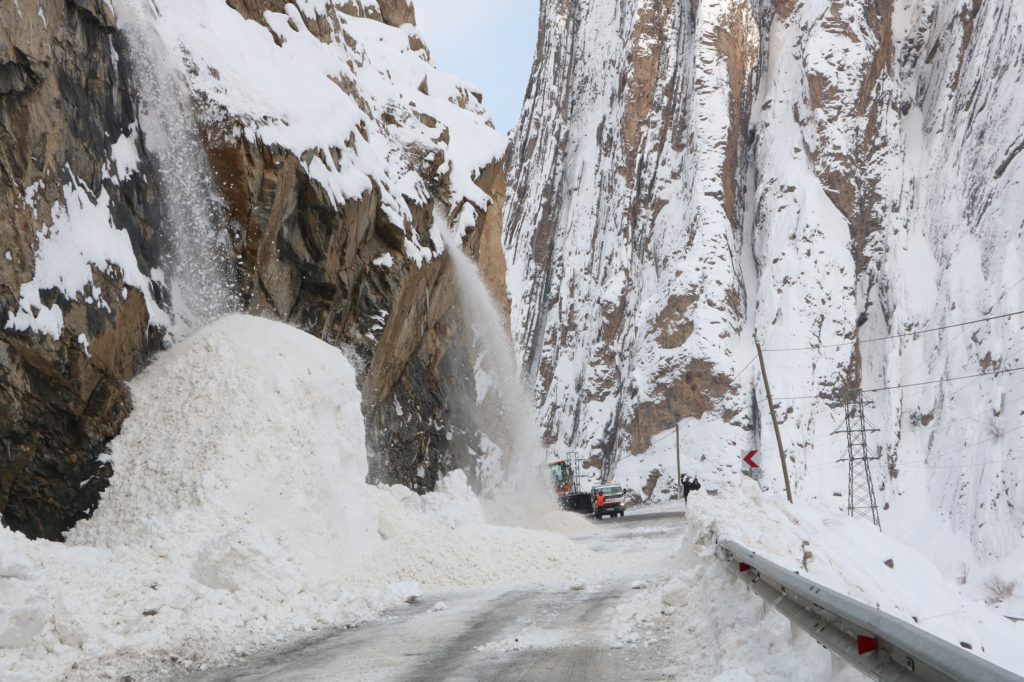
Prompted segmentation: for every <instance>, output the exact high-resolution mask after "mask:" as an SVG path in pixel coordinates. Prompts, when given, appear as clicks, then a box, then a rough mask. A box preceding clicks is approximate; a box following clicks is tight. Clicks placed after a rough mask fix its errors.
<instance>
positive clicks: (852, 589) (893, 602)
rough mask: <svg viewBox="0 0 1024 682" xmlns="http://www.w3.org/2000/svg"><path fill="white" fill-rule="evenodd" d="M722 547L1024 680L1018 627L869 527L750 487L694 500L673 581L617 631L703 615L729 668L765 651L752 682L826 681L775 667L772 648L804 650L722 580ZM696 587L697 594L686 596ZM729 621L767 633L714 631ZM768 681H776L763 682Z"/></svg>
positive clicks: (775, 619) (634, 608)
mask: <svg viewBox="0 0 1024 682" xmlns="http://www.w3.org/2000/svg"><path fill="white" fill-rule="evenodd" d="M726 539H728V540H733V541H735V542H738V543H740V544H742V545H745V546H746V547H749V548H751V549H754V550H755V551H758V552H759V553H760V554H762V555H763V556H766V557H767V558H770V559H771V560H773V561H775V562H777V563H779V564H780V565H783V566H786V567H787V568H792V569H793V570H794V571H795V572H799V573H801V574H804V576H806V577H808V578H810V579H811V580H814V581H816V582H818V583H820V584H822V585H825V586H827V587H829V588H831V589H834V590H837V591H839V592H842V593H844V594H848V595H850V596H851V597H853V598H855V599H858V600H859V601H862V602H864V603H867V604H876V605H877V606H878V607H879V608H880V609H882V610H884V611H886V612H888V613H891V614H893V615H895V616H897V617H900V619H903V620H904V621H907V622H910V623H914V624H916V625H918V626H919V627H921V628H922V629H924V630H926V631H928V632H930V633H932V634H933V635H936V636H938V637H941V638H942V639H945V640H947V641H949V642H951V643H953V644H955V645H959V643H961V642H967V643H969V644H971V646H972V647H973V648H972V651H973V653H976V654H977V655H980V656H982V657H985V658H987V659H989V660H991V662H992V663H994V664H996V665H998V666H1001V667H1004V668H1006V669H1008V670H1011V671H1015V672H1017V673H1018V674H1020V673H1022V672H1024V652H1022V651H1021V649H1020V642H1021V637H1022V635H1024V627H1022V624H1015V623H1012V622H1010V621H1008V620H1006V619H1005V617H1002V615H1000V614H999V613H998V612H996V611H994V610H993V609H991V608H989V607H988V606H986V605H985V604H983V603H981V602H979V601H976V600H973V599H971V598H970V597H969V596H967V595H965V594H962V593H961V591H959V590H958V586H957V585H956V584H955V583H954V582H953V581H951V580H949V579H946V578H944V577H943V576H942V574H941V573H940V572H939V570H938V569H937V568H936V567H935V566H934V564H932V563H931V562H930V561H929V560H928V559H927V558H925V557H924V556H923V555H922V554H920V553H919V552H916V551H915V550H913V549H910V548H908V547H906V546H904V545H901V544H899V543H897V542H895V541H893V540H891V539H890V538H888V537H886V536H885V535H882V534H880V532H879V531H878V530H877V529H876V528H874V526H872V525H871V524H870V523H866V522H863V521H860V520H854V519H851V518H849V517H847V516H844V515H840V514H837V513H836V512H834V511H831V510H828V509H824V508H815V507H810V506H806V505H788V504H786V503H784V502H781V501H778V500H775V499H771V498H767V497H764V496H763V495H762V494H761V492H760V491H759V489H758V487H757V485H756V484H755V483H753V482H752V481H743V482H742V483H741V484H739V485H733V484H726V485H723V486H722V488H721V489H720V491H719V494H718V495H717V496H705V495H697V496H696V497H694V498H691V500H690V505H689V508H688V510H687V537H686V538H685V539H684V541H683V542H682V544H681V546H680V552H679V554H678V555H677V557H676V561H677V563H678V564H679V565H680V566H682V569H681V571H680V574H679V576H677V577H676V578H675V579H673V580H672V581H671V582H669V583H668V584H666V585H664V586H662V587H660V588H659V589H658V590H657V591H655V593H653V594H651V595H645V596H643V597H640V598H638V601H637V603H634V604H632V605H629V606H628V607H627V608H629V609H631V610H630V611H629V612H628V613H626V614H625V615H624V623H627V624H630V626H629V627H627V628H626V630H625V632H626V634H627V635H629V633H631V632H634V633H635V632H643V631H645V629H650V626H651V624H653V623H656V622H657V621H658V620H659V619H670V620H671V619H677V617H682V614H681V613H677V611H679V610H685V611H687V615H686V617H687V619H690V617H691V616H692V614H693V613H694V612H695V611H696V612H700V613H706V614H707V615H706V620H707V621H708V623H705V625H703V626H701V628H703V631H705V632H703V634H705V635H706V636H702V637H701V638H700V639H701V641H705V642H708V641H719V642H721V643H722V644H721V645H722V647H723V648H722V651H723V652H724V651H729V652H730V656H731V655H732V653H731V652H732V651H734V650H735V651H738V652H739V655H738V657H737V658H736V660H742V659H744V655H743V654H742V651H743V650H744V647H746V648H750V640H751V639H752V638H754V639H756V640H758V641H760V642H762V643H764V644H766V645H767V648H764V649H762V650H765V651H768V652H769V655H768V656H767V657H765V658H764V659H763V660H761V662H760V663H756V662H757V660H759V658H758V657H757V656H754V657H752V658H751V660H752V662H755V664H754V665H755V668H753V669H751V668H748V669H746V672H748V673H749V674H750V676H753V678H756V679H780V680H781V679H785V680H788V679H807V680H816V679H825V678H826V677H827V673H828V668H827V667H825V668H823V669H821V670H823V671H824V672H823V673H822V674H820V675H815V674H811V675H810V676H809V677H808V676H807V675H806V674H805V673H801V674H800V675H797V674H796V673H795V672H793V674H792V675H791V674H790V673H788V672H787V671H790V669H788V668H786V666H785V665H784V663H783V662H782V660H781V659H779V660H776V659H775V658H774V657H773V656H771V655H770V652H771V651H772V649H773V648H777V647H779V646H790V645H791V644H792V645H795V646H803V644H801V643H800V642H799V641H798V638H791V636H790V635H788V634H787V633H788V627H787V626H786V627H784V628H783V627H782V625H784V624H785V623H787V622H785V621H784V620H781V616H778V615H777V614H774V613H773V614H772V615H770V616H769V615H767V614H765V613H764V612H763V611H764V609H763V608H762V606H761V604H760V599H756V598H754V597H753V596H752V595H746V591H745V589H744V588H743V587H742V585H741V584H740V583H739V582H738V581H736V580H734V579H732V578H731V577H729V576H728V573H726V571H725V569H724V565H721V561H720V560H719V559H717V558H715V556H714V550H715V544H716V541H720V540H726ZM694 550H695V551H694ZM887 562H891V563H892V566H891V567H890V566H889V565H888V563H887ZM694 585H699V586H700V589H699V590H693V589H692V586H694ZM709 595H711V596H709ZM752 600H753V601H752ZM752 603H753V604H755V605H756V608H755V607H753V606H751V604H752ZM663 611H665V612H664V613H663ZM726 613H728V614H729V615H728V617H729V619H732V622H733V623H734V622H735V620H736V619H739V621H740V622H743V621H744V620H753V621H757V622H759V623H760V621H761V620H762V619H764V623H761V624H760V625H759V626H758V627H759V628H760V629H761V630H760V631H759V632H757V633H755V627H754V626H755V625H757V624H756V623H753V622H752V624H751V627H750V628H746V627H735V625H732V626H730V627H729V628H728V630H729V631H731V632H732V634H729V633H726V632H720V631H721V627H720V626H716V625H715V624H716V623H717V622H718V621H719V620H720V619H725V617H726ZM716 614H718V615H716ZM722 622H729V621H728V620H726V621H722ZM687 623H690V621H689V620H687ZM681 630H682V631H686V628H682V629H681ZM737 633H738V634H737ZM709 637H711V638H710V639H709ZM722 637H724V638H725V639H721V638H722ZM791 639H792V642H791ZM740 640H742V641H740ZM787 642H788V643H787ZM710 657H711V658H714V657H715V656H710ZM812 668H813V667H812ZM715 670H718V669H715ZM809 670H810V669H809ZM719 672H722V671H721V670H719ZM769 672H770V673H771V674H773V675H775V677H765V675H767V674H768V673H769ZM698 677H699V676H698ZM722 679H726V678H722ZM728 679H748V678H746V677H742V676H739V677H729V678H728Z"/></svg>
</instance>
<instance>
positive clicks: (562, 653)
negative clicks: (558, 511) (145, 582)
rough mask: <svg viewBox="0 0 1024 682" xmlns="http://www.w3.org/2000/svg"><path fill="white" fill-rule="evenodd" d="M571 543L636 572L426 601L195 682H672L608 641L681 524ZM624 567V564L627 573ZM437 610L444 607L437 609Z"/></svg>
mask: <svg viewBox="0 0 1024 682" xmlns="http://www.w3.org/2000/svg"><path fill="white" fill-rule="evenodd" d="M593 523H594V530H593V533H590V534H586V535H582V536H580V537H578V538H575V540H576V541H577V542H580V543H582V544H584V545H586V546H588V547H591V548H592V549H596V550H601V549H608V550H614V551H616V552H623V551H625V552H627V553H631V554H635V556H636V557H637V561H636V569H635V570H633V569H632V568H630V569H628V570H627V571H626V572H625V574H624V573H623V571H621V570H619V571H618V572H617V573H616V575H615V577H613V578H609V580H608V581H607V582H604V583H602V584H598V585H577V586H574V587H576V588H577V589H567V588H566V587H565V585H560V586H555V585H552V586H547V587H538V588H536V589H530V590H523V589H515V590H503V589H489V590H479V589H477V590H464V591H459V592H450V593H445V594H443V595H424V597H422V598H421V599H420V600H419V601H418V602H416V603H414V604H411V605H409V606H407V607H403V608H401V609H397V610H394V611H392V612H389V613H387V614H385V616H384V618H383V619H382V620H380V621H377V622H373V623H369V624H366V625H363V626H360V627H357V628H352V629H349V630H344V631H340V632H335V633H332V634H329V635H323V636H319V637H316V638H312V639H309V640H306V641H304V642H302V643H300V644H298V645H293V646H291V647H289V648H286V649H279V650H275V651H272V652H268V653H266V654H264V655H260V656H256V657H253V658H251V659H250V660H249V661H248V662H246V663H245V664H244V665H241V666H238V667H233V668H229V669H223V670H218V671H212V672H207V673H204V674H203V675H201V676H196V677H194V678H193V679H194V680H197V681H202V682H222V681H226V680H248V681H267V682H269V681H271V680H273V681H274V682H278V681H296V682H297V681H299V680H301V681H303V682H313V681H318V680H319V681H334V680H361V681H362V680H365V681H367V682H376V681H389V682H390V681H396V682H414V681H415V682H422V681H424V680H451V681H453V682H462V681H467V682H468V681H470V680H510V681H515V680H530V681H533V680H586V681H587V682H603V681H608V682H612V681H614V682H621V681H622V680H624V679H628V680H631V681H632V680H663V679H666V678H668V677H673V676H674V675H676V674H677V672H676V671H675V670H674V669H672V668H671V667H670V666H669V665H668V663H667V660H668V659H669V658H670V657H666V656H665V655H664V652H663V651H662V650H661V647H663V646H666V643H665V642H660V643H654V644H653V645H651V646H648V647H647V648H643V649H640V650H638V649H637V648H636V647H623V646H621V645H618V646H617V645H616V644H615V643H614V641H613V640H612V639H611V638H610V636H609V635H610V632H609V631H610V629H611V628H610V626H611V624H612V623H613V622H614V619H615V617H616V615H615V610H616V607H617V606H619V605H620V604H621V603H622V602H623V599H625V598H628V596H629V594H630V591H631V589H633V587H634V586H635V585H636V581H638V580H644V579H647V578H650V577H652V576H654V575H656V573H657V570H658V568H659V565H658V564H659V562H657V561H652V560H650V559H652V558H653V557H654V556H655V555H656V554H657V553H658V552H663V551H666V550H667V548H669V547H670V546H671V544H672V540H673V539H674V538H675V537H677V536H678V532H679V527H680V525H681V524H682V523H683V514H682V513H679V512H661V513H651V514H637V513H634V514H630V513H628V512H627V515H626V516H624V517H622V518H614V519H604V520H602V521H600V522H593ZM630 565H632V564H630ZM438 602H443V604H444V608H439V607H438Z"/></svg>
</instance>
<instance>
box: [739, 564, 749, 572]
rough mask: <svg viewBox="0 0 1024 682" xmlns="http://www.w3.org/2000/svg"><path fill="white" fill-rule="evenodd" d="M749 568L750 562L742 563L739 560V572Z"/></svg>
mask: <svg viewBox="0 0 1024 682" xmlns="http://www.w3.org/2000/svg"><path fill="white" fill-rule="evenodd" d="M749 570H750V564H745V563H743V562H742V561H741V562H740V573H745V572H746V571H749Z"/></svg>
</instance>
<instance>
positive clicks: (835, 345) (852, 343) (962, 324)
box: [764, 282, 1024, 353]
mask: <svg viewBox="0 0 1024 682" xmlns="http://www.w3.org/2000/svg"><path fill="white" fill-rule="evenodd" d="M1018 284H1019V282H1018ZM1015 315H1024V310H1018V311H1015V312H1012V313H1005V314H1003V315H993V316H992V317H983V318H981V319H978V320H970V321H968V322H958V323H957V324H947V325H943V326H941V327H932V328H930V329H918V330H917V331H912V332H904V333H902V334H892V335H891V336H879V337H877V338H874V339H855V340H853V341H844V342H842V343H829V344H822V345H820V346H804V347H802V348H765V349H764V352H766V353H788V352H792V351H805V350H821V349H823V348H841V347H843V346H855V345H857V344H858V343H874V342H875V341H888V340H890V339H900V338H903V337H906V336H917V335H918V334H927V333H929V332H939V331H943V330H945V329H954V328H957V327H966V326H968V325H972V324H980V323H982V322H991V321H992V320H1001V319H1003V318H1007V317H1013V316H1015Z"/></svg>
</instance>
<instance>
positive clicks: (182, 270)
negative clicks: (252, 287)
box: [114, 0, 237, 335]
mask: <svg viewBox="0 0 1024 682" xmlns="http://www.w3.org/2000/svg"><path fill="white" fill-rule="evenodd" d="M114 5H115V7H116V10H117V16H118V24H119V26H120V28H121V29H122V30H123V31H124V34H125V36H126V37H127V39H128V43H129V46H130V48H131V53H132V65H133V78H134V80H135V91H136V93H137V95H138V97H139V100H140V109H141V111H140V123H141V126H142V131H143V133H144V135H145V143H146V147H147V149H148V150H149V151H150V153H152V154H153V155H154V156H155V157H156V159H157V162H158V168H159V190H160V197H161V203H162V207H163V215H164V219H165V223H166V228H165V229H166V232H167V233H168V234H170V242H171V243H170V246H171V259H172V262H171V267H170V284H171V293H172V298H173V307H174V323H173V325H172V328H171V332H172V333H177V334H179V335H180V334H187V333H188V331H189V330H192V329H195V328H197V327H199V326H201V325H203V324H205V323H207V322H210V321H212V320H215V319H217V318H218V317H220V316H221V315H224V314H225V313H227V312H229V311H230V310H232V309H233V308H235V307H237V306H236V293H235V292H234V291H233V287H232V285H231V284H230V282H231V275H230V273H231V260H230V251H231V250H230V245H229V244H228V242H227V232H226V231H225V230H224V229H223V221H224V211H223V208H222V205H221V204H222V201H221V199H220V198H219V197H218V195H217V191H216V189H215V185H214V183H213V178H212V177H211V175H210V169H209V165H208V162H207V159H206V153H205V151H204V149H203V146H202V144H201V143H200V140H199V133H198V129H197V127H196V122H195V119H194V116H193V113H192V102H191V98H190V96H189V94H188V91H187V89H186V85H185V82H184V64H183V62H182V60H181V55H180V51H179V49H178V46H177V45H176V44H166V43H165V42H164V41H163V39H162V37H161V33H159V32H158V31H157V30H156V28H155V21H156V16H155V14H156V12H157V10H156V9H155V6H153V5H152V4H151V3H149V2H146V1H145V0H114Z"/></svg>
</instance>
